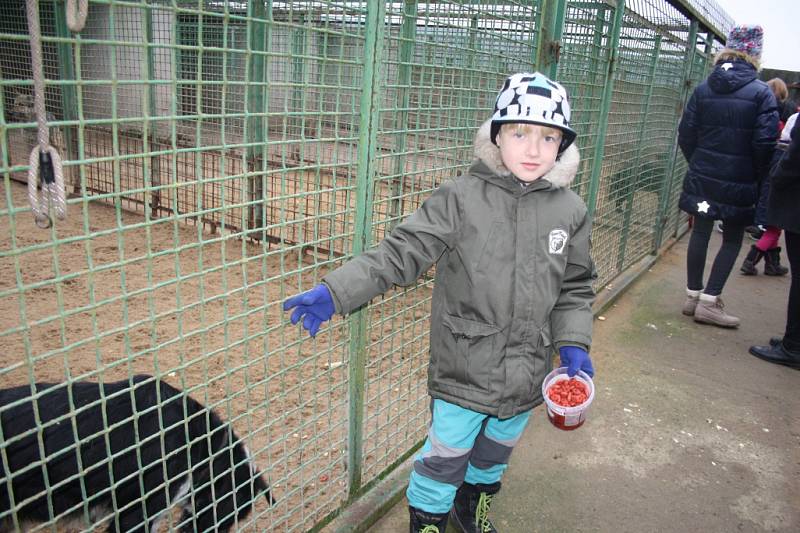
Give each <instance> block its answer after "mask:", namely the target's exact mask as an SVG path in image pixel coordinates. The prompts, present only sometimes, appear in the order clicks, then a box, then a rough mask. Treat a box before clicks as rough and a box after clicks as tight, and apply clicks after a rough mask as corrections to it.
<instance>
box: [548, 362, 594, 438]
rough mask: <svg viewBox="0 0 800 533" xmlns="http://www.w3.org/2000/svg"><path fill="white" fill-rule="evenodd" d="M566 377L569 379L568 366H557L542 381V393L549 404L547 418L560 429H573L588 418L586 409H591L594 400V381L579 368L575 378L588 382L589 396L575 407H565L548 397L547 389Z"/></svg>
mask: <svg viewBox="0 0 800 533" xmlns="http://www.w3.org/2000/svg"><path fill="white" fill-rule="evenodd" d="M564 379H569V376H568V375H567V367H564V366H562V367H561V368H556V369H555V370H553V371H552V372H550V373H549V374H547V376H545V378H544V383H542V395H544V403H545V404H546V405H547V418H549V419H550V422H552V423H553V425H554V426H555V427H557V428H558V429H563V430H565V431H571V430H573V429H578V428H579V427H581V425H583V422H584V421H585V420H586V411H587V410H588V409H589V405H590V404H591V403H592V400H594V383H593V382H592V378H590V377H589V375H588V374H586V373H585V372H583V371H582V370H579V371H578V373H577V374H576V375H575V379H577V380H579V381H581V382H583V383H584V384H586V386H587V387H588V388H589V397H588V398H587V399H586V401H585V402H583V403H582V404H580V405H576V406H575V407H564V406H562V405H558V404H557V403H555V402H553V401H552V400H550V398H548V397H547V389H549V388H550V386H551V385H553V384H554V383H555V382H557V381H561V380H564Z"/></svg>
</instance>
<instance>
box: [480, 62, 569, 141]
mask: <svg viewBox="0 0 800 533" xmlns="http://www.w3.org/2000/svg"><path fill="white" fill-rule="evenodd" d="M569 117H570V109H569V101H568V100H567V90H566V89H564V87H563V86H562V85H561V84H560V83H557V82H554V81H552V80H550V79H549V78H548V77H547V76H545V75H544V74H541V73H539V72H534V73H533V74H529V73H527V72H523V73H520V74H514V75H512V76H510V77H509V78H508V79H506V81H505V83H504V84H503V88H502V89H500V94H498V95H497V100H496V101H495V104H494V114H493V115H492V128H491V134H490V135H491V139H492V142H493V143H494V144H497V134H498V133H499V132H500V126H502V125H503V124H508V123H519V122H522V123H525V124H539V125H541V126H550V127H551V128H557V129H559V130H561V131H562V132H563V135H562V137H561V146H560V147H559V150H558V151H559V153H561V152H563V151H564V150H566V149H567V147H569V145H570V144H572V141H574V140H575V137H576V136H577V134H576V133H575V130H573V129H572V128H570V127H569Z"/></svg>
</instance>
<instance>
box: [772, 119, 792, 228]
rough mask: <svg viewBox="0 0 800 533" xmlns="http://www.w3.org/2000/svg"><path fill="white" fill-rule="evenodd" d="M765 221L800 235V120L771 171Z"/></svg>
mask: <svg viewBox="0 0 800 533" xmlns="http://www.w3.org/2000/svg"><path fill="white" fill-rule="evenodd" d="M770 182H771V183H772V187H771V189H770V195H769V207H768V209H767V220H768V221H769V224H770V225H772V226H777V227H779V228H781V229H784V230H786V231H791V232H792V233H800V209H798V206H800V120H798V121H797V122H795V123H794V127H793V128H792V142H791V144H790V145H789V149H788V150H787V151H786V153H784V154H783V157H782V158H781V160H780V161H779V162H778V164H777V165H775V167H774V168H773V169H772V174H770Z"/></svg>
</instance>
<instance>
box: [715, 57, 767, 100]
mask: <svg viewBox="0 0 800 533" xmlns="http://www.w3.org/2000/svg"><path fill="white" fill-rule="evenodd" d="M757 76H758V72H757V71H756V67H755V66H754V65H753V64H752V63H750V62H748V61H745V60H744V59H739V58H736V59H731V60H730V61H720V62H719V63H717V65H716V66H715V67H714V72H712V73H711V75H709V77H708V86H709V87H711V90H712V91H714V92H715V93H718V94H729V93H732V92H734V91H736V90H737V89H739V88H740V87H743V86H744V85H747V84H748V83H750V82H751V81H753V80H754V79H756V77H757Z"/></svg>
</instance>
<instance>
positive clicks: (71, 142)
mask: <svg viewBox="0 0 800 533" xmlns="http://www.w3.org/2000/svg"><path fill="white" fill-rule="evenodd" d="M64 4H65V2H55V3H54V8H55V19H56V20H55V27H56V36H58V37H59V38H60V39H71V38H72V33H70V31H69V28H68V27H67V15H66V11H65V6H64ZM56 50H57V54H58V75H59V78H60V79H61V80H70V81H72V82H73V84H69V83H65V84H63V85H61V109H62V110H63V113H64V120H68V121H73V120H77V118H78V115H77V111H78V97H77V94H76V92H75V85H74V81H75V63H74V61H73V58H72V46H71V45H70V44H69V43H66V42H64V41H63V40H59V42H58V44H57V45H56ZM62 131H63V132H64V145H65V146H64V149H65V152H66V153H64V154H61V157H62V159H64V160H65V161H66V160H71V161H75V160H77V159H78V134H77V128H76V126H65V127H63V128H62ZM50 142H53V139H50ZM65 170H66V169H65ZM69 175H70V176H72V175H73V173H72V172H70V173H69ZM64 178H65V179H64V182H65V185H66V184H67V183H69V179H67V176H64ZM70 179H71V178H70ZM72 183H73V192H74V193H75V194H78V193H80V183H79V180H77V179H73V180H72Z"/></svg>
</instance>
